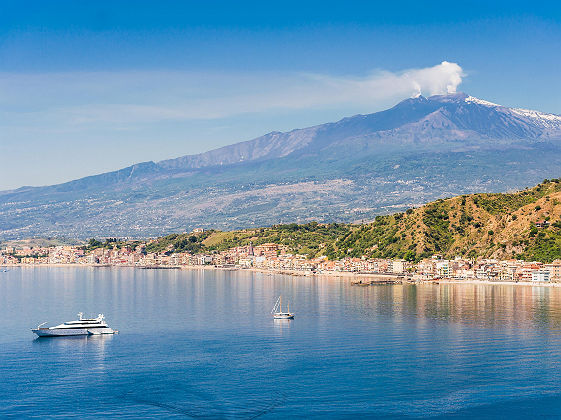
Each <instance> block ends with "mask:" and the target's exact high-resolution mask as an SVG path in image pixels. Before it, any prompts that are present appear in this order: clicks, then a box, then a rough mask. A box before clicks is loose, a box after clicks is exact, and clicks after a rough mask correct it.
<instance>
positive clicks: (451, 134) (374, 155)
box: [0, 93, 561, 239]
mask: <svg viewBox="0 0 561 420" xmlns="http://www.w3.org/2000/svg"><path fill="white" fill-rule="evenodd" d="M560 147H561V116H557V115H553V114H545V113H540V112H537V111H530V110H524V109H514V108H507V107H503V106H500V105H497V104H493V103H491V102H487V101H484V100H480V99H477V98H474V97H471V96H468V95H466V94H463V93H457V94H450V95H439V96H431V97H429V98H425V97H423V96H419V97H416V98H411V99H407V100H404V101H402V102H400V103H399V104H397V105H396V106H394V107H393V108H390V109H388V110H385V111H382V112H377V113H374V114H368V115H355V116H353V117H349V118H344V119H342V120H340V121H338V122H335V123H328V124H322V125H318V126H314V127H309V128H304V129H298V130H293V131H290V132H286V133H280V132H273V133H269V134H266V135H264V136H262V137H259V138H257V139H254V140H250V141H246V142H242V143H237V144H233V145H230V146H226V147H222V148H219V149H216V150H212V151H209V152H206V153H202V154H199V155H190V156H184V157H180V158H177V159H170V160H164V161H161V162H144V163H139V164H136V165H132V166H130V167H128V168H124V169H121V170H118V171H114V172H109V173H105V174H101V175H96V176H90V177H86V178H82V179H78V180H75V181H71V182H67V183H64V184H59V185H53V186H47V187H22V188H19V189H17V190H12V191H4V192H0V239H17V238H22V237H31V236H49V237H53V236H61V235H63V236H66V237H78V238H86V237H91V236H100V235H101V236H134V237H138V236H159V235H162V234H165V233H168V232H177V231H182V230H190V229H191V228H193V227H196V226H202V227H207V228H217V229H234V228H244V227H252V226H263V225H271V224H274V223H280V222H304V221H309V220H317V221H320V222H321V221H341V222H352V221H359V220H369V219H373V218H374V217H375V216H376V215H379V214H384V213H385V214H387V213H389V212H392V211H396V210H399V209H405V208H408V207H411V206H416V205H419V204H422V203H426V202H428V201H431V200H434V199H437V198H441V197H446V196H452V195H456V194H464V193H470V192H476V191H485V192H499V191H506V190H510V189H517V188H522V187H525V186H528V185H532V184H535V183H537V182H539V181H540V180H541V179H543V178H550V177H555V176H556V174H558V173H559V172H560V167H561V153H559V152H560V151H561V149H560Z"/></svg>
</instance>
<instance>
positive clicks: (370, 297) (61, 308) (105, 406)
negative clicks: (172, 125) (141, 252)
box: [0, 268, 561, 418]
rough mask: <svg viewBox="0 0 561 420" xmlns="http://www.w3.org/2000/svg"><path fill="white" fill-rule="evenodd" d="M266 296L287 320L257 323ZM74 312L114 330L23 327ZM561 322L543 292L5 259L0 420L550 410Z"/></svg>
mask: <svg viewBox="0 0 561 420" xmlns="http://www.w3.org/2000/svg"><path fill="white" fill-rule="evenodd" d="M280 294H282V295H283V299H284V298H286V299H288V300H290V302H291V308H292V307H293V305H294V308H297V316H296V319H294V320H274V319H272V316H271V314H270V311H271V307H272V306H273V304H274V303H275V301H276V299H277V297H278V296H279V295H280ZM79 311H83V312H86V313H99V312H103V313H105V314H106V316H107V321H108V324H109V325H110V326H111V327H112V328H116V329H118V330H119V331H120V334H119V335H115V336H113V335H106V336H83V337H56V338H40V339H34V338H33V337H34V336H33V334H32V333H31V332H30V331H29V328H31V327H33V326H35V325H37V324H38V323H39V322H42V321H45V320H48V321H49V322H50V323H52V324H55V323H60V322H63V321H65V320H68V319H72V317H73V316H74V314H75V313H77V312H79ZM560 321H561V288H554V287H551V288H548V287H532V286H506V285H497V286H492V285H482V284H441V285H418V286H415V285H393V286H372V287H356V286H351V285H350V284H349V282H348V281H345V280H340V279H336V278H321V277H320V278H309V277H289V276H281V275H263V274H259V273H248V272H231V271H230V272H223V271H205V270H195V271H186V270H183V271H181V270H134V269H130V270H129V269H90V268H84V269H67V268H64V269H62V268H61V269H47V268H36V269H33V268H32V269H14V270H11V271H10V272H8V273H5V275H4V276H2V277H1V278H0V328H1V330H2V331H3V334H2V335H1V336H0V344H1V349H2V351H0V377H1V378H2V386H0V417H2V416H6V415H12V416H14V417H23V418H25V417H30V416H36V417H49V416H53V415H58V416H61V417H75V418H96V417H97V418H112V417H119V418H122V417H125V418H126V417H130V418H150V417H154V418H158V417H166V418H174V417H177V418H184V417H205V418H255V417H258V416H261V417H263V418H281V417H288V418H290V417H306V418H313V417H317V418H325V417H354V416H357V417H360V416H362V417H374V416H380V417H389V418H401V417H403V416H410V417H431V416H443V417H446V416H449V415H455V416H458V417H466V418H474V417H475V418H480V417H489V416H493V415H495V416H496V415H497V413H500V416H504V417H521V416H524V415H526V416H530V415H531V416H534V417H536V416H550V417H552V416H561V328H560V327H561V325H560V324H561V322H560ZM53 407H56V413H55V412H54V411H53Z"/></svg>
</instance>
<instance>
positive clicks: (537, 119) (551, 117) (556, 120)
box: [510, 108, 561, 130]
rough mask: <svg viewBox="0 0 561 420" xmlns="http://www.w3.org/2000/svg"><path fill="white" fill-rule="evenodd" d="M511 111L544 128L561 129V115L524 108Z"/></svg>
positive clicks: (511, 109)
mask: <svg viewBox="0 0 561 420" xmlns="http://www.w3.org/2000/svg"><path fill="white" fill-rule="evenodd" d="M510 111H511V112H513V113H514V114H516V115H519V116H521V117H524V118H526V119H530V120H532V121H533V122H534V123H537V124H539V125H540V126H542V127H544V128H551V129H556V130H559V129H561V115H555V114H547V113H545V112H539V111H534V110H531V109H523V108H510Z"/></svg>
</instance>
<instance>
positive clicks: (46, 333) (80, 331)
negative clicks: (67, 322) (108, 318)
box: [31, 328, 115, 337]
mask: <svg viewBox="0 0 561 420" xmlns="http://www.w3.org/2000/svg"><path fill="white" fill-rule="evenodd" d="M101 330H103V331H101ZM31 331H33V332H34V333H35V334H37V336H39V337H68V336H75V335H100V334H115V331H114V330H113V329H111V328H99V329H97V328H90V329H86V328H72V329H71V328H66V329H63V328H56V329H54V328H53V329H51V328H37V329H34V330H31Z"/></svg>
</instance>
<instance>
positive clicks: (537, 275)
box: [532, 270, 549, 281]
mask: <svg viewBox="0 0 561 420" xmlns="http://www.w3.org/2000/svg"><path fill="white" fill-rule="evenodd" d="M532 281H549V271H547V270H535V271H532Z"/></svg>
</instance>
